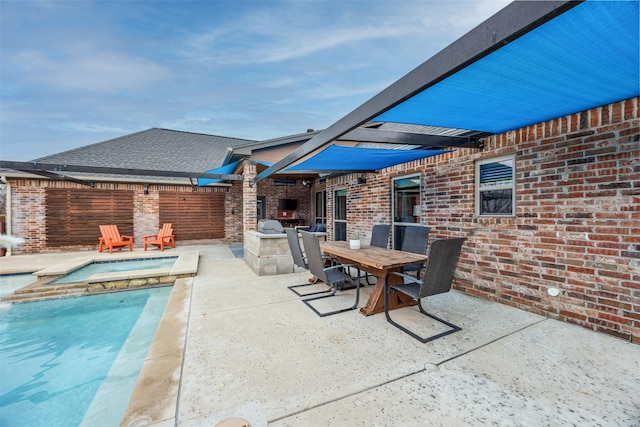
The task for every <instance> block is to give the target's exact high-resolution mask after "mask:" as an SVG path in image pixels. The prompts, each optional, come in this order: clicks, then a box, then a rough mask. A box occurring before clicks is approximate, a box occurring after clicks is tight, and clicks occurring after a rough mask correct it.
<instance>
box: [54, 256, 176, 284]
mask: <svg viewBox="0 0 640 427" xmlns="http://www.w3.org/2000/svg"><path fill="white" fill-rule="evenodd" d="M176 259H178V257H163V258H145V259H134V260H118V261H94V262H92V263H90V264H87V265H85V266H83V267H80V268H78V269H77V270H74V271H72V272H70V273H69V274H67V275H65V276H63V277H60V278H58V279H56V280H53V281H51V282H50V283H49V284H51V285H58V284H61V283H74V282H82V281H83V280H85V279H87V278H89V277H91V276H92V275H94V274H98V273H115V272H120V271H130V270H148V269H152V268H171V266H173V264H174V263H175V262H176Z"/></svg>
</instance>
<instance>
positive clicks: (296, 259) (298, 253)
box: [284, 228, 331, 297]
mask: <svg viewBox="0 0 640 427" xmlns="http://www.w3.org/2000/svg"><path fill="white" fill-rule="evenodd" d="M284 232H285V233H286V235H287V242H288V243H289V250H290V251H291V257H292V258H293V265H294V267H295V266H298V267H300V268H304V269H305V270H309V265H308V264H307V260H306V256H305V254H304V252H303V251H302V248H301V247H300V240H298V230H295V229H293V228H285V229H284ZM317 283H318V279H317V278H316V277H313V278H312V279H309V283H302V284H300V285H291V286H287V288H288V289H291V292H293V293H294V294H296V295H298V296H299V297H307V296H310V295H318V294H326V293H329V292H331V288H329V289H327V290H324V291H317V292H309V293H307V294H301V293H300V292H298V291H297V290H296V289H297V288H304V287H306V286H314V285H317Z"/></svg>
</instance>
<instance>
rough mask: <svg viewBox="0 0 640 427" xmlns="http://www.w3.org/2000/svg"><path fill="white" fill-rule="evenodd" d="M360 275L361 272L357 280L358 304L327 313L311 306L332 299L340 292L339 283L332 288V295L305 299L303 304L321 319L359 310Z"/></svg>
mask: <svg viewBox="0 0 640 427" xmlns="http://www.w3.org/2000/svg"><path fill="white" fill-rule="evenodd" d="M359 273H360V272H358V278H357V280H356V302H355V303H354V304H353V305H352V306H351V307H348V308H343V309H340V310H334V311H328V312H326V313H321V312H319V311H318V310H317V309H316V308H315V307H314V306H312V305H311V304H310V302H311V301H316V300H319V299H324V298H330V297H332V296H334V295H335V294H336V292H337V291H338V284H337V283H335V284H333V285H332V286H331V293H330V294H329V295H322V296H319V297H313V298H307V299H303V300H302V302H303V303H305V304H306V305H307V307H309V308H310V309H311V310H313V312H314V313H316V314H317V315H318V316H320V317H326V316H331V315H334V314H338V313H344V312H345V311H350V310H355V309H356V308H358V302H359V301H360V274H359Z"/></svg>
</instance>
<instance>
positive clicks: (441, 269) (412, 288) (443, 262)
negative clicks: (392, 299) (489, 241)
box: [384, 237, 466, 343]
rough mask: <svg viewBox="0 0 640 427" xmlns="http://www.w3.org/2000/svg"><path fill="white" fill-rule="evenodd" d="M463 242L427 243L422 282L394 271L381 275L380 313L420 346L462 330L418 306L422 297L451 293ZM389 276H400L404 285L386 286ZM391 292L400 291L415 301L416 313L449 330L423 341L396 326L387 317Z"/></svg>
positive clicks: (421, 338)
mask: <svg viewBox="0 0 640 427" xmlns="http://www.w3.org/2000/svg"><path fill="white" fill-rule="evenodd" d="M465 240H466V238H464V237H460V238H454V239H439V240H435V241H434V242H433V243H432V244H431V248H430V249H429V259H428V260H427V267H426V269H425V272H424V279H423V280H419V279H416V278H415V277H413V276H409V275H407V274H402V273H398V272H391V273H388V274H387V275H386V276H385V279H384V314H385V316H386V317H387V321H388V322H389V323H391V324H392V325H393V326H395V327H397V328H398V329H401V330H402V331H404V332H406V333H407V334H409V335H411V336H412V337H414V338H415V339H417V340H418V341H420V342H423V343H426V342H429V341H433V340H435V339H438V338H441V337H444V336H445V335H449V334H452V333H454V332H458V331H460V330H461V329H462V328H460V327H458V326H456V325H454V324H453V323H449V322H447V321H446V320H443V319H440V318H439V317H436V316H434V315H433V314H429V313H427V312H426V311H425V309H424V307H423V306H422V298H425V297H428V296H431V295H437V294H442V293H445V292H449V290H451V283H452V282H453V278H454V274H455V271H456V265H457V263H458V258H459V257H460V251H461V250H462V244H463V243H464V241H465ZM391 275H396V276H400V277H401V278H402V279H403V282H404V283H403V284H398V285H389V277H390V276H391ZM392 292H401V293H403V294H405V295H408V296H410V297H411V298H413V299H416V300H417V301H418V308H419V309H420V312H421V313H422V314H425V315H427V316H429V317H430V318H432V319H434V320H437V321H438V322H440V323H442V324H445V325H447V326H448V327H450V328H451V329H450V330H448V331H445V332H442V333H440V334H436V335H432V336H430V337H426V338H425V337H421V336H420V335H418V334H416V333H415V332H412V331H410V330H409V329H407V328H406V327H404V326H402V325H400V324H398V323H396V322H395V321H393V320H392V319H391V316H389V294H390V293H392Z"/></svg>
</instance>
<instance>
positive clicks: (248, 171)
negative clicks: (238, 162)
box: [242, 162, 258, 232]
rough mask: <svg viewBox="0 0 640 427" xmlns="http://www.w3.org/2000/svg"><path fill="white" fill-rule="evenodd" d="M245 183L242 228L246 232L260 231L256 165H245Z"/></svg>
mask: <svg viewBox="0 0 640 427" xmlns="http://www.w3.org/2000/svg"><path fill="white" fill-rule="evenodd" d="M243 175H244V181H243V183H242V202H243V203H242V227H243V232H244V231H250V230H253V231H255V230H257V229H258V184H254V183H253V180H254V178H255V177H256V175H257V172H256V164H255V163H252V162H249V163H246V164H245V165H244V172H243Z"/></svg>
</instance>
